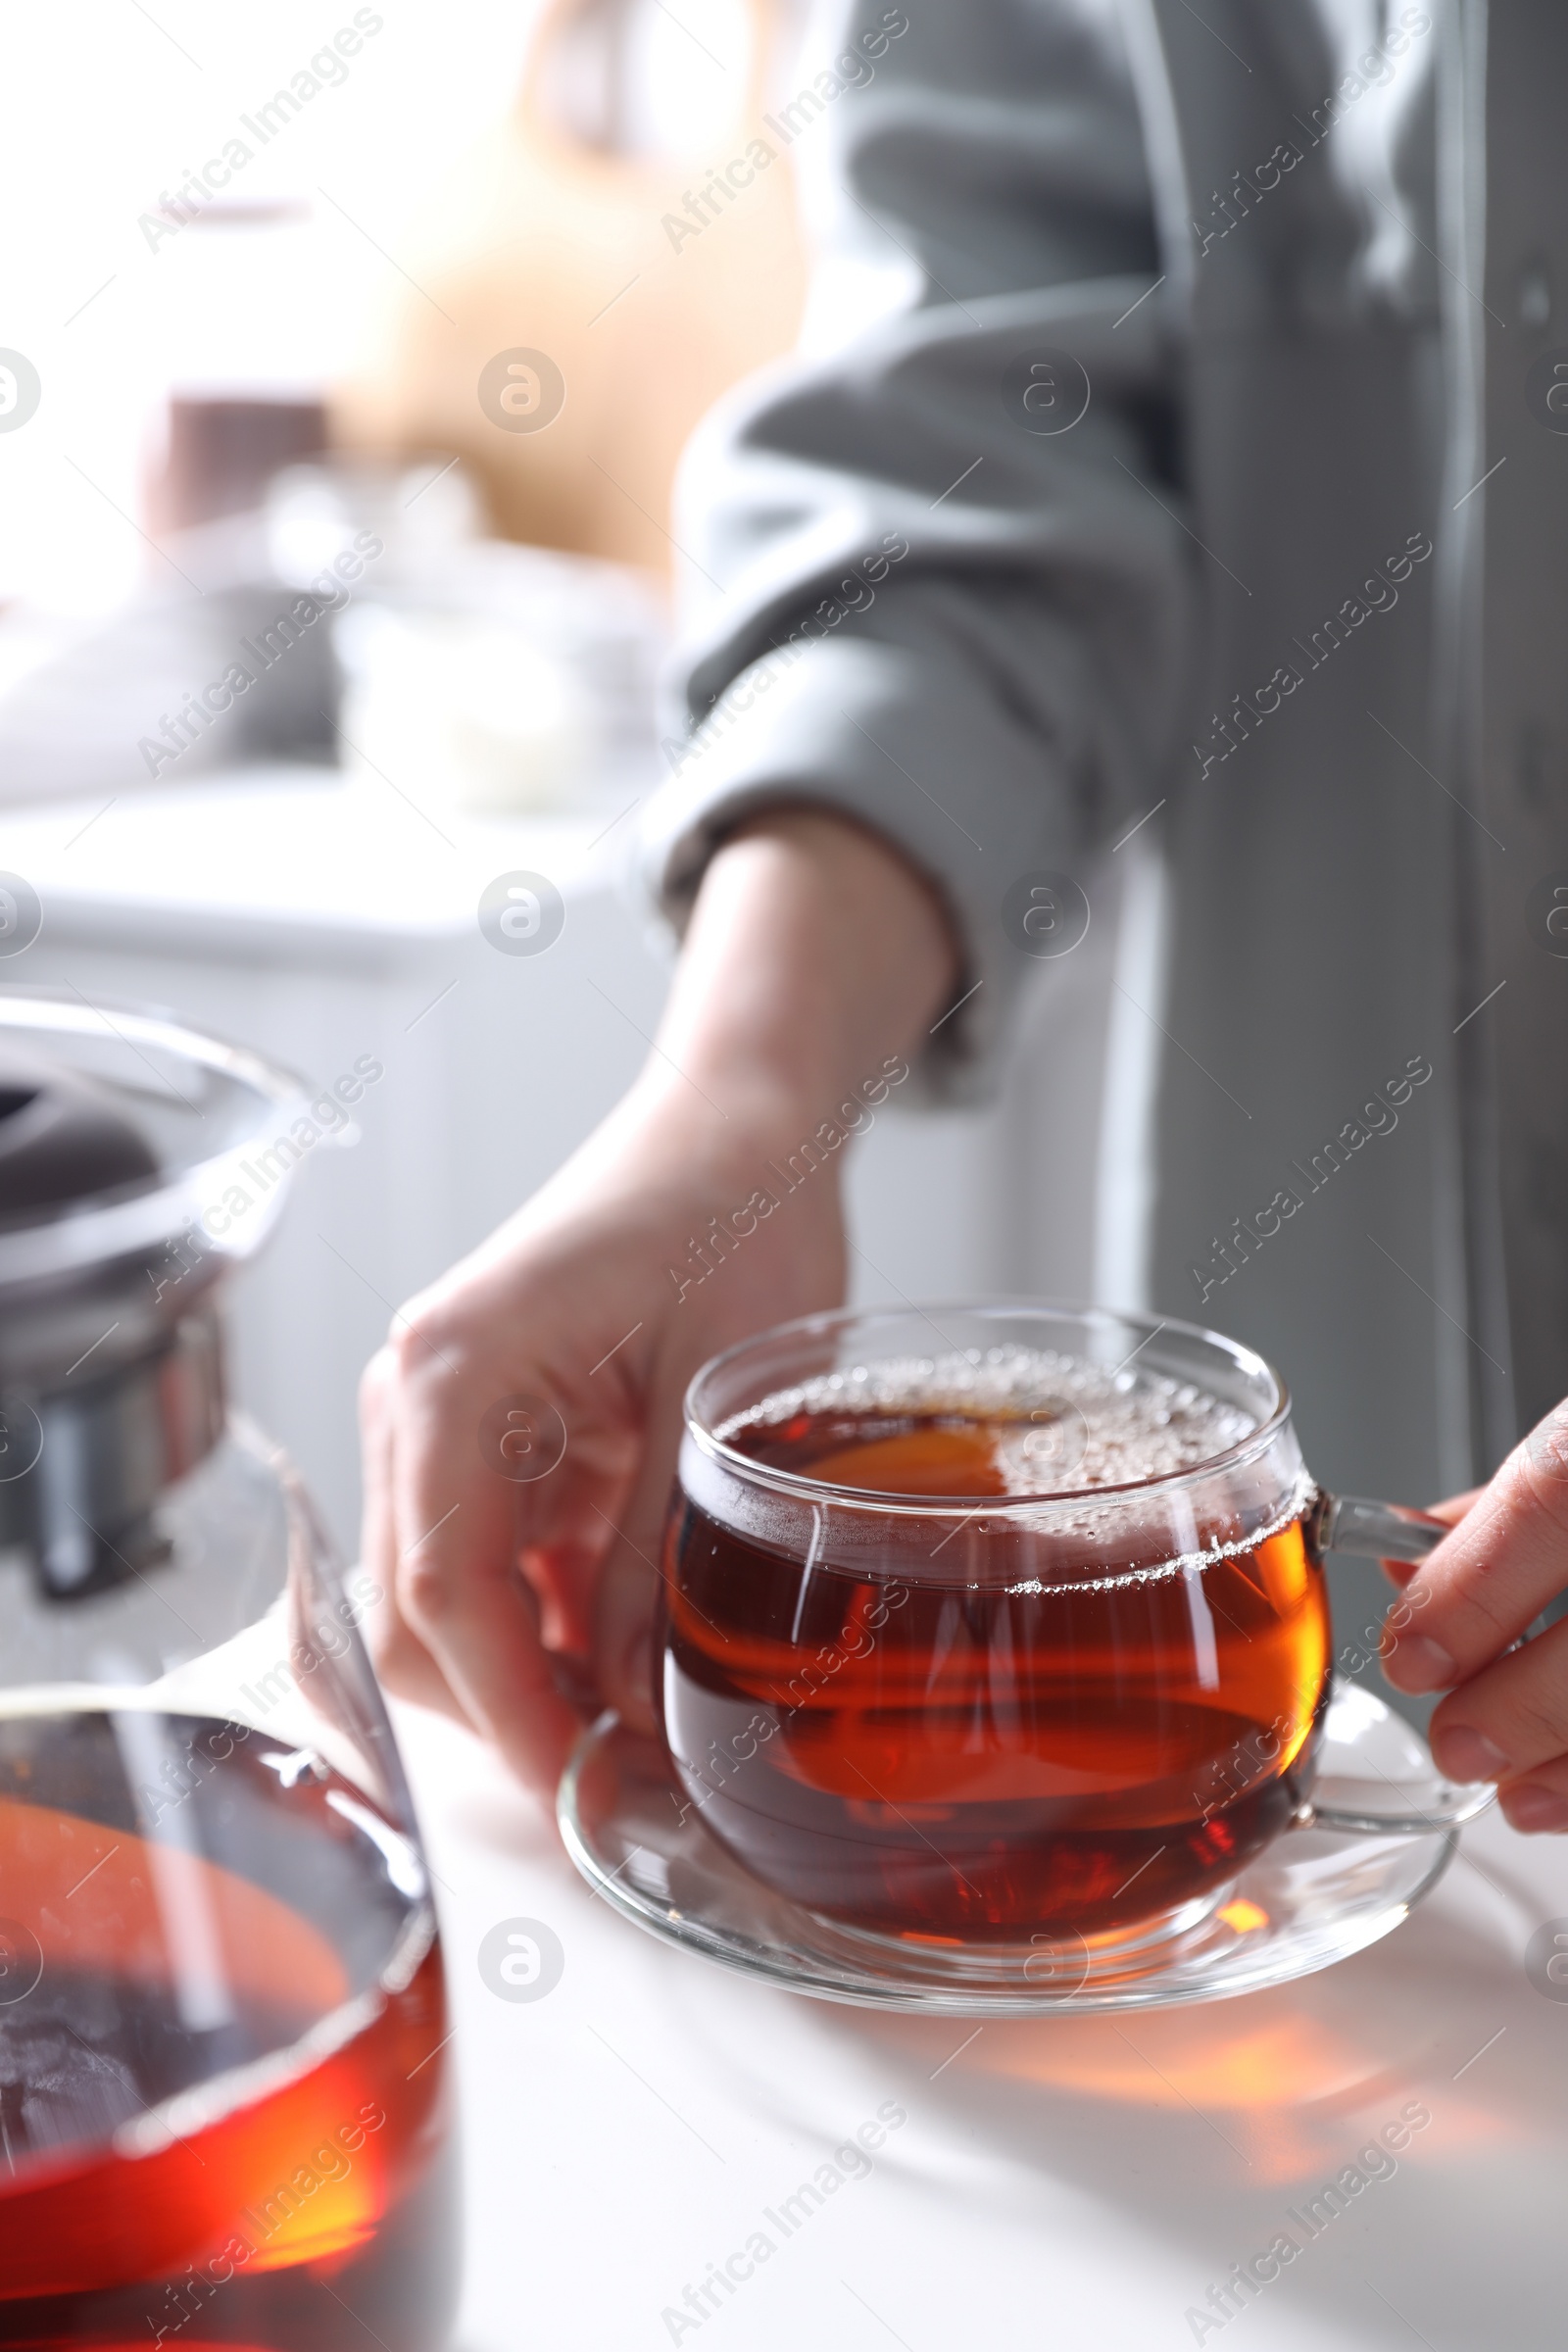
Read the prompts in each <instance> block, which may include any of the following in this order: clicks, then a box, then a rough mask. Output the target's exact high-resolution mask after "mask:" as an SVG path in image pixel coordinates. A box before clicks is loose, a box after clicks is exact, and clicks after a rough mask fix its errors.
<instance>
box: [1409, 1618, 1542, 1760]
mask: <svg viewBox="0 0 1568 2352" xmlns="http://www.w3.org/2000/svg"><path fill="white" fill-rule="evenodd" d="M1429 1737H1430V1739H1431V1742H1432V1752H1433V1754H1434V1755H1435V1756H1436V1758H1437V1760H1438V1763H1439V1766H1440V1767H1441V1769H1442V1770H1443V1771H1444V1772H1446V1774H1447V1775H1448V1777H1449V1779H1450V1780H1455V1781H1522V1780H1524V1779H1525V1778H1526V1777H1527V1776H1529V1775H1530V1774H1531V1773H1532V1772H1533V1771H1534V1770H1535V1769H1536V1768H1537V1767H1539V1766H1541V1765H1544V1764H1552V1763H1555V1762H1556V1761H1557V1760H1559V1759H1560V1758H1562V1757H1563V1755H1564V1751H1565V1750H1568V1623H1559V1624H1557V1625H1553V1626H1549V1627H1548V1628H1547V1630H1546V1631H1545V1632H1544V1634H1541V1635H1540V1636H1538V1638H1537V1639H1536V1640H1535V1641H1534V1642H1526V1643H1525V1645H1524V1647H1523V1648H1522V1649H1516V1650H1514V1651H1512V1652H1511V1653H1510V1654H1509V1655H1508V1656H1507V1657H1505V1658H1498V1659H1497V1660H1496V1662H1495V1664H1494V1665H1491V1666H1488V1667H1487V1668H1485V1670H1484V1671H1483V1672H1482V1673H1480V1674H1476V1675H1472V1676H1471V1677H1470V1679H1469V1680H1468V1681H1467V1682H1465V1683H1463V1684H1461V1685H1460V1687H1459V1689H1458V1690H1457V1691H1451V1692H1450V1693H1449V1695H1448V1696H1447V1697H1446V1699H1445V1700H1444V1701H1443V1703H1442V1705H1441V1706H1440V1707H1439V1708H1438V1709H1437V1711H1436V1713H1435V1714H1434V1716H1433V1718H1432V1724H1431V1728H1430V1733H1429Z"/></svg>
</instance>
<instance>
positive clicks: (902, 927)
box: [362, 811, 953, 1791]
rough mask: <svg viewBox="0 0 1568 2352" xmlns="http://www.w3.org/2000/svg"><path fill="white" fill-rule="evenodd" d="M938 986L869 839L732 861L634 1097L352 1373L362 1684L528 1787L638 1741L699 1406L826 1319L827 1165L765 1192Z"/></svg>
mask: <svg viewBox="0 0 1568 2352" xmlns="http://www.w3.org/2000/svg"><path fill="white" fill-rule="evenodd" d="M952 962H953V957H952V949H951V946H950V943H949V939H948V934H947V929H946V925H945V922H944V919H943V917H942V914H941V912H940V910H939V908H938V907H937V905H936V902H935V900H934V899H933V897H932V895H931V894H930V892H929V891H928V890H927V888H926V886H925V885H924V884H923V883H921V882H920V881H919V880H918V879H917V878H916V877H915V876H914V874H913V873H912V872H911V871H910V869H909V868H908V867H907V866H906V865H905V864H904V862H903V861H902V859H900V858H898V857H897V855H896V854H895V853H893V852H892V851H890V850H889V849H887V848H886V847H884V846H883V845H882V844H881V843H880V842H877V841H875V840H873V839H872V838H871V837H870V836H868V835H866V834H864V833H862V832H861V831H859V830H858V828H857V827H855V826H853V825H849V824H846V823H844V822H842V821H841V820H839V819H837V818H831V817H824V816H817V815H814V814H809V813H807V812H805V811H786V812H780V813H779V814H777V815H775V816H773V817H771V818H768V819H766V820H763V821H761V822H760V823H759V824H758V825H757V826H756V827H754V828H753V829H751V830H750V831H749V832H748V833H746V834H745V835H743V836H740V837H739V838H737V839H736V840H735V841H733V842H732V843H730V844H729V845H726V847H725V848H724V849H722V850H721V851H720V852H719V853H718V855H717V856H716V857H715V858H714V859H713V861H712V863H711V866H710V867H709V870H708V874H707V877H706V878H705V881H704V885H703V889H702V893H701V895H700V898H699V901H698V905H697V908H696V911H695V913H694V916H693V920H692V925H691V929H690V932H689V935H688V940H687V945H686V948H685V951H684V952H683V955H682V957H681V961H680V964H679V966H678V968H677V973H676V979H675V984H674V987H673V989H672V991H671V996H670V1001H669V1005H668V1007H667V1009H666V1012H665V1016H664V1019H663V1022H662V1027H661V1031H660V1040H659V1045H658V1047H657V1048H656V1051H655V1054H654V1055H653V1056H652V1057H651V1059H650V1061H649V1063H648V1066H647V1068H646V1070H645V1071H644V1073H643V1076H642V1077H641V1078H640V1079H639V1081H638V1083H637V1085H636V1086H635V1087H634V1088H633V1090H632V1092H631V1093H630V1094H629V1095H628V1096H627V1097H626V1099H625V1100H624V1101H623V1102H622V1103H619V1104H618V1105H617V1107H616V1108H615V1109H614V1110H613V1112H612V1114H611V1116H610V1117H609V1118H608V1119H607V1120H606V1122H605V1123H604V1125H603V1126H602V1127H601V1128H600V1129H599V1130H598V1131H597V1133H596V1134H594V1135H593V1136H592V1137H590V1139H589V1141H588V1142H587V1143H586V1144H585V1145H584V1146H583V1147H582V1149H581V1150H580V1151H579V1152H576V1153H575V1154H574V1156H573V1157H572V1158H571V1159H570V1160H569V1161H568V1162H567V1163H566V1165H565V1166H564V1168H562V1169H561V1170H560V1171H559V1173H558V1174H557V1175H556V1176H554V1177H553V1178H552V1179H551V1181H550V1182H549V1183H548V1184H547V1185H546V1186H545V1187H544V1189H543V1190H542V1191H541V1192H540V1193H538V1194H537V1195H536V1196H535V1197H534V1199H533V1200H532V1201H529V1202H528V1203H527V1204H526V1205H525V1206H524V1207H523V1208H521V1209H519V1210H518V1211H517V1213H516V1214H515V1216H514V1217H512V1218H510V1219H509V1220H508V1222H507V1223H506V1224H505V1225H503V1226H502V1227H501V1228H500V1229H499V1231H498V1232H496V1233H495V1234H493V1235H492V1236H491V1237H490V1239H489V1240H488V1241H487V1242H485V1243H483V1244H482V1245H481V1247H480V1248H479V1249H478V1250H475V1251H474V1252H473V1254H472V1255H471V1256H470V1257H467V1258H466V1259H465V1260H464V1261H463V1262H462V1263H461V1264H460V1265H458V1266H455V1267H454V1268H453V1269H452V1271H451V1272H450V1273H448V1274H446V1275H444V1276H443V1277H442V1278H441V1280H440V1281H439V1282H436V1283H434V1284H432V1285H431V1287H430V1288H429V1289H428V1290H426V1291H424V1292H422V1293H421V1294H420V1295H419V1296H418V1297H417V1299H413V1300H411V1301H410V1303H409V1304H408V1305H407V1306H406V1307H405V1308H404V1309H403V1310H402V1311H401V1312H400V1313H399V1314H398V1315H396V1316H395V1317H394V1318H393V1324H392V1330H391V1333H390V1335H389V1337H388V1340H387V1344H386V1346H385V1347H384V1348H382V1349H381V1351H380V1353H379V1354H378V1355H377V1356H376V1357H375V1358H374V1359H373V1361H372V1362H371V1364H370V1365H369V1367H368V1370H367V1372H366V1375H365V1381H364V1385H363V1392H362V1422H363V1428H364V1446H365V1474H366V1497H367V1499H366V1513H365V1529H364V1560H365V1565H366V1567H367V1568H368V1570H369V1571H370V1573H371V1574H372V1575H373V1576H374V1577H375V1578H376V1580H377V1582H378V1583H379V1584H380V1586H381V1588H382V1591H383V1594H384V1595H385V1597H384V1598H383V1600H382V1602H381V1603H380V1605H379V1608H378V1611H377V1615H376V1618H375V1620H374V1621H373V1623H372V1627H371V1636H372V1647H373V1649H374V1652H375V1656H376V1662H377V1665H378V1667H379V1669H380V1672H381V1674H382V1676H383V1678H384V1679H385V1680H386V1682H387V1683H388V1684H389V1686H390V1687H391V1688H392V1689H394V1690H396V1691H401V1692H402V1693H403V1694H405V1695H406V1696H408V1697H411V1698H415V1699H418V1700H421V1701H422V1702H423V1703H425V1704H426V1705H431V1706H437V1707H441V1708H443V1709H444V1710H445V1711H447V1712H448V1713H450V1714H452V1715H455V1716H456V1717H457V1718H458V1719H459V1720H460V1721H462V1722H464V1723H466V1724H467V1725H469V1726H470V1727H471V1728H472V1729H473V1730H475V1731H477V1732H478V1733H480V1734H481V1735H482V1736H484V1737H486V1738H488V1739H491V1740H495V1741H496V1743H497V1745H498V1746H499V1747H500V1748H501V1750H502V1752H503V1753H504V1754H505V1756H506V1757H507V1759H508V1761H509V1762H510V1763H511V1764H512V1765H513V1766H514V1767H515V1770H516V1771H517V1772H518V1774H519V1775H520V1776H521V1777H522V1778H523V1779H524V1780H526V1781H528V1782H530V1783H532V1784H533V1785H534V1786H535V1787H537V1788H539V1789H543V1790H547V1791H548V1790H550V1789H554V1787H555V1784H556V1781H557V1779H558V1778H559V1776H560V1772H561V1767H562V1764H563V1762H564V1758H565V1755H566V1752H567V1749H568V1747H569V1745H570V1743H571V1740H573V1739H574V1737H575V1736H576V1734H577V1732H578V1731H579V1730H580V1728H581V1725H582V1721H583V1718H584V1713H585V1711H589V1710H592V1709H595V1708H597V1707H598V1706H602V1705H612V1706H614V1707H617V1708H619V1709H620V1710H621V1712H622V1713H623V1714H625V1715H626V1716H628V1717H629V1718H630V1719H631V1720H633V1721H635V1722H640V1723H643V1724H645V1725H646V1724H648V1723H649V1722H650V1721H651V1718H652V1703H653V1694H652V1685H651V1661H650V1654H649V1633H650V1629H651V1624H652V1619H653V1610H654V1601H655V1596H656V1585H657V1578H658V1573H659V1571H658V1567H657V1565H656V1563H657V1562H658V1560H659V1557H660V1546H661V1531H662V1521H663V1517H664V1511H665V1506H666V1503H667V1500H668V1495H669V1489H670V1482H671V1478H672V1476H673V1472H674V1464H675V1454H676V1449H677V1446H678V1442H679V1436H680V1427H681V1402H682V1398H683V1396H684V1393H685V1390H686V1386H687V1383H688V1382H689V1381H690V1379H691V1377H692V1375H693V1373H694V1372H695V1371H696V1370H697V1369H698V1367H699V1366H700V1365H701V1364H702V1363H703V1362H704V1361H706V1359H707V1358H708V1357H709V1356H710V1355H711V1354H713V1353H714V1352H716V1350H717V1349H719V1348H724V1347H727V1346H728V1345H729V1344H730V1343H731V1342H732V1341H735V1340H738V1339H741V1338H743V1337H745V1336H746V1335H748V1334H749V1333H752V1332H755V1331H758V1330H760V1329H762V1328H764V1327H765V1326H766V1325H768V1324H770V1323H774V1322H779V1321H782V1320H784V1319H785V1318H787V1317H789V1316H792V1315H798V1314H805V1313H808V1312H809V1311H811V1310H812V1309H814V1308H820V1307H828V1306H833V1305H836V1304H838V1303H839V1301H840V1300H841V1299H842V1297H843V1289H844V1270H845V1243H844V1230H843V1217H842V1208H841V1199H840V1184H841V1166H842V1161H841V1158H840V1155H839V1153H838V1152H837V1151H836V1150H835V1151H832V1152H829V1153H828V1154H827V1155H826V1156H825V1157H823V1158H822V1159H821V1164H819V1165H816V1166H814V1167H813V1168H811V1170H810V1172H809V1174H803V1175H802V1176H801V1178H800V1180H799V1181H794V1182H791V1181H789V1180H787V1176H781V1175H780V1173H779V1172H778V1171H780V1170H786V1168H787V1162H788V1160H789V1158H790V1155H791V1154H792V1153H799V1152H800V1147H801V1145H802V1143H803V1142H805V1141H806V1140H807V1139H808V1138H811V1137H814V1136H815V1135H816V1134H817V1131H818V1129H819V1128H820V1127H821V1126H822V1123H823V1122H825V1121H827V1120H830V1119H831V1120H833V1121H835V1123H836V1125H837V1126H838V1127H839V1128H840V1129H848V1128H855V1127H865V1126H869V1124H870V1123H871V1120H872V1118H873V1116H874V1106H875V1105H876V1104H877V1103H880V1102H881V1101H884V1100H885V1099H886V1095H887V1090H888V1079H889V1075H890V1073H891V1072H892V1071H897V1070H898V1069H899V1068H901V1067H902V1066H903V1065H902V1062H901V1056H902V1053H903V1050H904V1048H905V1047H906V1046H907V1045H908V1044H909V1043H910V1040H911V1038H912V1036H913V1035H915V1034H918V1033H923V1025H924V1024H928V1023H929V1021H930V1019H931V1017H932V1013H933V1011H934V1010H935V1009H937V1008H938V1006H939V1005H940V1003H941V1002H942V1001H943V1000H944V992H945V991H946V990H947V989H948V987H949V986H950V977H951V971H952ZM769 1162H771V1163H773V1164H772V1168H771V1170H770V1168H769V1165H768V1163H769ZM798 1166H799V1168H800V1169H801V1170H803V1171H804V1169H805V1168H806V1166H807V1162H806V1161H805V1160H804V1158H803V1159H801V1160H800V1161H799V1162H798ZM713 1220H717V1224H716V1225H715V1224H714V1223H713Z"/></svg>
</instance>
